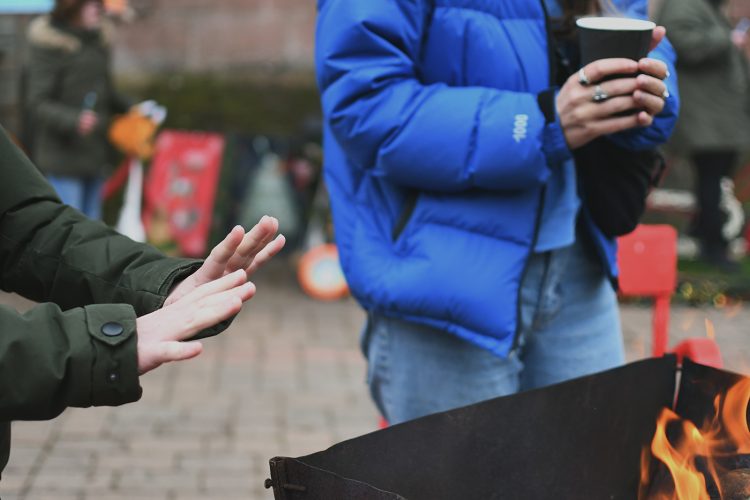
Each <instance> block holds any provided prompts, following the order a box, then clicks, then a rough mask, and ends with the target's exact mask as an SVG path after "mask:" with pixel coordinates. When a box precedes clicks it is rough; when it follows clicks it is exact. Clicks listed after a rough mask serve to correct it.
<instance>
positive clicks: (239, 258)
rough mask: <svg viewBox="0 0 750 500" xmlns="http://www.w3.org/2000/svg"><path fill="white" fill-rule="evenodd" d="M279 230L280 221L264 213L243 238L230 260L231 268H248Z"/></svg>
mask: <svg viewBox="0 0 750 500" xmlns="http://www.w3.org/2000/svg"><path fill="white" fill-rule="evenodd" d="M278 230H279V221H278V220H277V219H276V218H274V217H269V216H267V215H264V216H263V217H262V218H261V219H260V221H259V222H258V223H257V224H256V225H255V226H253V228H252V229H251V230H250V231H248V233H247V234H246V235H245V237H244V238H243V239H242V244H241V245H240V246H239V248H238V249H237V252H235V254H234V255H233V256H232V258H231V259H230V261H229V264H228V268H229V270H230V271H235V270H237V269H244V268H246V267H247V266H248V265H249V264H250V262H251V261H252V260H253V258H254V257H255V255H256V254H257V253H258V252H260V251H261V250H263V248H265V246H266V245H267V244H268V242H269V241H271V240H272V239H273V237H274V235H275V234H276V232H277V231H278Z"/></svg>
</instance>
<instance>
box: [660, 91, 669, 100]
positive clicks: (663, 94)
mask: <svg viewBox="0 0 750 500" xmlns="http://www.w3.org/2000/svg"><path fill="white" fill-rule="evenodd" d="M670 95H671V94H670V93H669V90H668V89H664V92H662V94H661V96H662V98H663V99H664V100H665V101H666V100H667V99H669V96H670Z"/></svg>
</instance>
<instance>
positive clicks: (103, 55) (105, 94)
mask: <svg viewBox="0 0 750 500" xmlns="http://www.w3.org/2000/svg"><path fill="white" fill-rule="evenodd" d="M112 39H113V26H112V25H111V24H110V23H109V22H108V21H107V20H106V19H105V18H104V6H103V3H102V1H101V0H56V1H55V4H54V8H53V10H52V12H51V13H50V14H49V15H45V16H41V17H38V18H37V19H35V20H33V21H32V23H31V25H30V26H29V31H28V42H29V45H30V60H29V61H28V64H27V68H26V77H25V80H24V81H25V89H24V90H25V91H24V94H25V99H26V105H27V114H28V119H29V120H30V122H31V124H30V127H29V130H30V131H31V146H32V157H33V158H34V162H35V163H36V164H37V166H39V168H40V169H41V170H42V172H44V174H45V175H46V176H47V178H48V179H49V181H50V183H51V184H52V185H53V186H54V187H55V189H56V190H57V192H58V194H59V196H60V198H61V199H62V201H63V202H64V203H67V204H68V205H71V206H73V207H75V208H77V209H79V210H81V211H82V212H83V213H84V214H86V215H87V216H88V217H90V218H93V219H99V218H100V216H101V200H100V194H101V187H102V185H103V183H104V179H105V178H106V176H107V175H108V174H109V173H110V171H111V169H112V163H113V160H114V158H113V150H112V148H111V146H110V144H109V143H108V141H107V130H108V127H109V125H110V121H111V119H112V117H113V115H115V114H118V113H124V112H126V111H127V110H128V109H129V107H130V105H131V104H132V103H131V102H130V101H129V100H128V99H127V98H125V97H124V96H122V95H120V94H119V93H118V92H117V91H116V90H115V89H114V86H113V83H112V76H111V71H110V46H111V43H112Z"/></svg>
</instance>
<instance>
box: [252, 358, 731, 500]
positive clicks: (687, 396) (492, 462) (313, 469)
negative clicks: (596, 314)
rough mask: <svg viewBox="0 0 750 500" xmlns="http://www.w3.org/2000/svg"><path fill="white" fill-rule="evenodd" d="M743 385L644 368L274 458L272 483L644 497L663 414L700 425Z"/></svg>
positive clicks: (378, 490) (706, 374)
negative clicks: (718, 401)
mask: <svg viewBox="0 0 750 500" xmlns="http://www.w3.org/2000/svg"><path fill="white" fill-rule="evenodd" d="M680 371H681V382H680V389H679V391H678V393H677V396H678V397H677V398H676V397H675V383H676V378H677V374H678V373H680ZM739 377H740V376H739V375H736V374H732V373H729V372H724V371H721V370H717V369H714V368H709V367H705V366H702V365H698V364H695V363H692V362H690V361H689V360H686V361H685V363H684V365H683V367H682V369H681V370H678V368H677V363H676V359H675V357H674V356H666V357H663V358H659V359H650V360H645V361H640V362H636V363H632V364H629V365H627V366H624V367H621V368H617V369H614V370H610V371H607V372H603V373H599V374H595V375H591V376H588V377H584V378H580V379H576V380H572V381H569V382H565V383H562V384H558V385H555V386H551V387H547V388H544V389H539V390H535V391H530V392H526V393H521V394H516V395H513V396H508V397H503V398H498V399H493V400H489V401H485V402H482V403H479V404H475V405H472V406H467V407H464V408H459V409H456V410H452V411H448V412H445V413H439V414H436V415H430V416H428V417H424V418H421V419H418V420H414V421H411V422H407V423H404V424H401V425H396V426H393V427H390V428H387V429H384V430H381V431H377V432H373V433H371V434H367V435H365V436H361V437H358V438H355V439H351V440H349V441H344V442H342V443H339V444H337V445H334V446H332V447H331V448H329V449H327V450H325V451H321V452H318V453H314V454H312V455H307V456H303V457H298V458H287V457H276V458H273V459H272V460H271V461H270V465H271V479H270V480H266V486H267V487H273V491H274V495H275V498H276V500H303V499H304V500H309V499H320V500H324V499H325V500H337V499H355V500H359V499H362V500H364V499H367V500H381V499H383V500H385V499H408V500H441V499H451V500H454V499H481V500H486V499H506V498H507V499H532V500H533V499H549V498H555V499H576V500H579V499H589V498H590V499H634V498H637V497H638V488H639V479H640V465H641V460H640V455H641V451H642V449H643V447H644V446H647V445H649V444H650V442H651V439H652V437H653V434H654V430H655V428H656V419H657V416H658V414H659V412H660V410H661V409H662V408H663V407H675V405H673V403H675V404H676V408H675V409H676V411H677V412H678V413H679V414H680V415H682V416H683V417H685V418H689V419H691V420H693V421H694V422H695V423H696V424H697V425H700V424H701V423H702V422H703V420H704V418H705V417H706V416H707V415H709V414H710V413H711V412H712V411H713V398H714V395H715V394H716V393H717V392H719V391H723V390H725V389H726V388H728V387H729V386H731V385H732V384H733V383H734V382H736V381H737V380H738V379H739ZM655 466H656V465H655ZM657 475H658V474H657ZM651 477H654V475H652V476H651Z"/></svg>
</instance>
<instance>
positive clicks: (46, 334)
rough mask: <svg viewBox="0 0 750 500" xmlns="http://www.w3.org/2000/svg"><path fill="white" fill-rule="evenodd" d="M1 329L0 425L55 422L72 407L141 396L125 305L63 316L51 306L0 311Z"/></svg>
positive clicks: (131, 324)
mask: <svg viewBox="0 0 750 500" xmlns="http://www.w3.org/2000/svg"><path fill="white" fill-rule="evenodd" d="M0 332H2V333H1V334H0V421H10V420H42V419H50V418H53V417H55V416H57V415H59V414H60V413H61V412H62V411H63V410H64V409H65V408H66V407H68V406H75V407H88V406H101V405H120V404H124V403H129V402H131V401H135V400H137V399H138V398H140V396H141V387H140V385H139V383H138V362H137V356H136V336H135V314H134V312H133V308H132V307H130V306H128V305H112V304H107V305H90V306H86V307H83V308H80V307H79V308H75V309H71V310H70V311H67V312H62V311H61V310H60V308H59V307H57V306H56V305H54V304H49V303H48V304H41V305H39V306H36V307H34V308H33V309H31V310H30V311H29V312H27V313H26V314H19V313H17V312H16V311H15V310H13V309H11V308H9V307H6V306H0ZM105 332H106V333H108V334H106V333H105Z"/></svg>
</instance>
